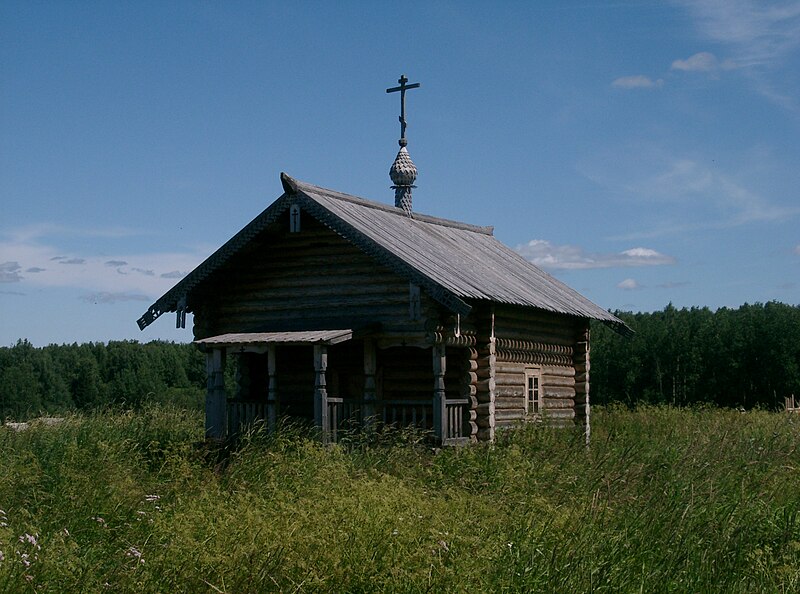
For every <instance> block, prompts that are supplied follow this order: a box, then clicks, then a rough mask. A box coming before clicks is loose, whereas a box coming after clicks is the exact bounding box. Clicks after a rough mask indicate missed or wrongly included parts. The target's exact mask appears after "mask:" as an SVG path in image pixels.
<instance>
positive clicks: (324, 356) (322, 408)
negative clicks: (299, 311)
mask: <svg viewBox="0 0 800 594" xmlns="http://www.w3.org/2000/svg"><path fill="white" fill-rule="evenodd" d="M327 369H328V348H327V347H326V346H325V345H314V372H315V374H314V375H315V379H314V421H315V423H316V425H317V427H319V429H320V431H321V436H322V442H323V443H328V441H329V439H330V425H329V423H328V386H327V379H326V376H325V374H326V371H327Z"/></svg>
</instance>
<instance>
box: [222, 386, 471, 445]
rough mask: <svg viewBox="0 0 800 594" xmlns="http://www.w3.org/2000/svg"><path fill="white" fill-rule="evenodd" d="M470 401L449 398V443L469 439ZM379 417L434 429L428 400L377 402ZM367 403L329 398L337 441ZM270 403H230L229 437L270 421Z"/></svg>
mask: <svg viewBox="0 0 800 594" xmlns="http://www.w3.org/2000/svg"><path fill="white" fill-rule="evenodd" d="M468 404H469V400H467V399H466V398H464V399H448V400H447V401H446V402H445V419H444V422H445V434H444V439H445V441H446V442H447V441H449V442H454V441H456V442H457V441H459V440H462V439H466V437H465V435H464V429H463V428H464V412H465V410H466V407H467V405H468ZM374 409H375V411H376V413H377V418H378V420H379V421H380V422H382V423H383V424H384V425H395V426H397V427H415V428H417V429H421V430H424V431H427V430H431V429H434V427H433V405H432V402H431V401H425V400H375V401H374ZM362 410H363V402H362V401H361V400H351V399H345V398H336V397H331V396H329V397H328V427H327V430H328V434H329V439H330V440H331V441H336V440H337V438H338V437H339V433H340V432H341V431H342V430H343V429H345V428H354V427H357V426H358V425H360V424H361V423H362V422H363V421H364V419H363V418H362ZM267 414H268V410H267V402H266V401H263V400H229V401H228V435H235V434H237V433H240V432H241V431H242V430H243V429H245V428H246V427H249V426H252V425H253V424H254V423H256V422H258V421H262V422H263V421H266V419H267Z"/></svg>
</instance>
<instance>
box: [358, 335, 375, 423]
mask: <svg viewBox="0 0 800 594" xmlns="http://www.w3.org/2000/svg"><path fill="white" fill-rule="evenodd" d="M376 359H377V357H376V353H375V341H374V340H372V339H371V338H365V339H364V403H363V404H362V405H361V412H362V415H361V422H362V423H363V424H364V426H365V427H366V426H369V425H372V424H373V423H374V422H375V414H376V410H375V398H376V396H377V394H376V392H377V390H376V386H375V370H376V368H377V362H376Z"/></svg>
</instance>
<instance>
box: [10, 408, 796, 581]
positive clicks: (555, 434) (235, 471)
mask: <svg viewBox="0 0 800 594" xmlns="http://www.w3.org/2000/svg"><path fill="white" fill-rule="evenodd" d="M592 425H593V436H592V443H591V447H590V448H588V449H587V448H586V446H585V444H584V440H583V435H582V434H580V433H579V432H578V431H573V430H570V429H552V428H547V427H544V426H542V425H529V426H526V427H524V428H521V429H519V430H517V431H514V432H507V433H504V434H502V435H501V436H500V438H499V439H498V441H497V443H496V444H494V445H478V446H474V447H464V448H458V449H447V450H443V451H434V450H432V449H431V448H430V447H428V446H427V445H425V441H424V439H423V438H422V436H420V435H418V434H414V433H404V432H387V433H383V434H380V435H370V436H352V437H351V438H350V439H349V440H347V441H346V442H345V443H343V444H340V445H337V446H332V447H323V446H321V445H320V444H319V443H317V442H316V441H314V440H312V439H309V438H307V437H305V436H304V435H303V433H302V431H300V430H299V429H297V428H293V427H283V428H282V429H281V431H279V432H278V433H277V434H275V435H272V436H270V435H266V434H265V433H264V432H263V431H258V430H256V431H254V432H252V433H250V434H249V435H247V436H246V437H245V438H244V439H243V440H242V441H241V442H240V443H238V444H236V445H228V446H226V447H223V448H214V447H210V446H208V445H206V444H204V443H203V439H202V438H203V428H202V427H203V422H202V417H201V415H200V413H198V412H196V411H187V410H185V409H180V408H171V407H165V406H158V405H153V406H146V407H145V408H144V409H143V410H140V411H138V412H129V411H125V410H119V409H117V410H110V411H107V412H102V413H95V414H74V415H71V416H68V417H67V418H66V419H65V420H64V421H63V422H62V423H60V424H58V425H54V426H46V425H43V424H39V425H37V424H35V423H34V424H33V425H32V426H31V428H29V429H28V430H26V431H12V430H11V429H8V428H6V427H0V466H1V467H2V474H0V591H8V592H269V591H275V592H725V593H730V592H748V593H750V592H787V593H788V592H798V591H800V456H799V455H798V444H800V415H789V414H780V413H774V412H767V411H763V410H754V411H748V412H739V411H737V410H733V409H718V408H710V407H706V408H703V407H695V408H685V409H679V408H672V407H668V406H642V407H638V408H634V409H632V410H631V409H627V408H623V407H608V408H603V407H595V409H594V410H593V420H592Z"/></svg>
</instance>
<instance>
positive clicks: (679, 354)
mask: <svg viewBox="0 0 800 594" xmlns="http://www.w3.org/2000/svg"><path fill="white" fill-rule="evenodd" d="M615 315H617V316H618V317H619V318H621V319H622V320H623V321H624V322H625V323H626V324H628V326H630V327H631V328H632V329H633V330H634V332H635V334H634V335H633V336H632V337H631V338H625V337H622V336H619V335H618V334H616V333H615V332H614V331H613V330H611V329H610V328H608V327H606V326H604V325H602V324H599V323H598V324H595V325H593V326H592V346H591V373H590V380H591V400H592V402H594V403H598V404H608V403H611V402H623V403H626V404H629V405H632V404H635V403H637V402H646V403H651V404H663V403H668V404H674V405H678V406H683V405H687V404H692V403H698V402H705V403H710V404H715V405H718V406H724V407H745V408H751V407H755V406H761V407H766V408H775V407H777V406H781V405H782V404H783V399H784V397H786V396H790V395H791V394H795V395H796V396H798V397H800V306H792V305H786V304H783V303H777V302H770V303H765V304H754V305H743V306H742V307H739V308H738V309H728V308H722V309H718V310H716V311H712V310H710V309H709V308H707V307H703V308H697V307H693V308H690V309H676V308H675V307H673V306H672V305H668V306H667V307H666V308H664V309H663V310H661V311H656V312H652V313H630V312H615ZM230 367H232V366H229V368H230ZM229 372H230V369H229ZM205 375H206V372H205V359H204V355H203V354H202V353H200V351H199V350H198V349H197V348H196V347H195V346H194V345H192V344H176V343H171V342H160V341H154V342H149V343H146V344H141V343H138V342H136V341H116V342H109V343H108V344H105V343H86V344H80V345H79V344H71V345H50V346H46V347H41V348H37V347H34V346H33V345H32V344H31V343H29V342H28V341H27V340H20V341H18V342H17V343H16V344H15V345H14V346H12V347H2V348H0V420H2V419H15V420H24V419H25V418H28V417H30V416H36V415H39V414H42V413H47V414H58V413H60V412H64V411H68V410H76V409H78V410H93V409H96V408H99V407H105V406H109V405H119V406H124V407H129V408H137V407H140V406H142V405H143V404H144V403H146V402H152V401H155V402H170V403H174V404H178V405H180V406H187V407H193V408H195V407H196V408H199V407H202V406H203V403H204V393H205ZM229 375H231V373H229ZM228 381H232V378H229V379H228Z"/></svg>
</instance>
